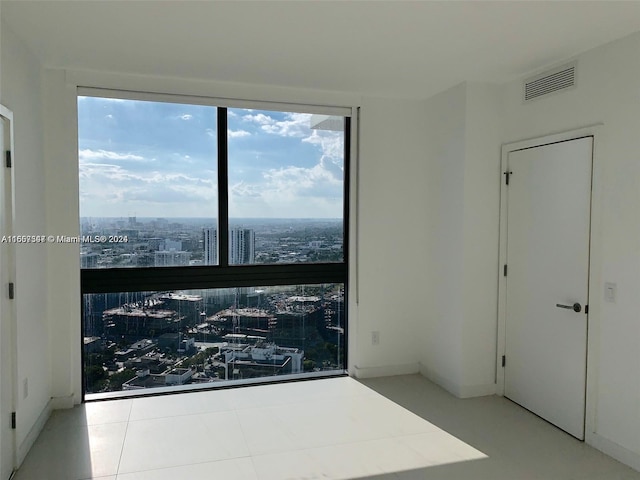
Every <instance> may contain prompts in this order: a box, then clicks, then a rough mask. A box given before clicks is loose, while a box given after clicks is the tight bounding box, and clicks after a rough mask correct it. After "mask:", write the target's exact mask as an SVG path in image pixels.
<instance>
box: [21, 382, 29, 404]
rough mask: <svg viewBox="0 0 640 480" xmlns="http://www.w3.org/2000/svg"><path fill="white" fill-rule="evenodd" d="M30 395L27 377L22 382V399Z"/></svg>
mask: <svg viewBox="0 0 640 480" xmlns="http://www.w3.org/2000/svg"><path fill="white" fill-rule="evenodd" d="M28 396H29V379H28V378H25V379H24V382H23V384H22V399H23V400H24V399H25V398H27V397H28Z"/></svg>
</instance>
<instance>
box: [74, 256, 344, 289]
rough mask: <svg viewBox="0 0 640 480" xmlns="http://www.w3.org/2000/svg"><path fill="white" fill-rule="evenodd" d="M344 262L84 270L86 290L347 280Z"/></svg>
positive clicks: (82, 277)
mask: <svg viewBox="0 0 640 480" xmlns="http://www.w3.org/2000/svg"><path fill="white" fill-rule="evenodd" d="M346 280H347V266H346V264H344V263H322V264H311V265H309V264H305V265H296V264H293V265H237V266H231V267H221V266H191V267H150V268H109V269H86V270H82V271H81V286H82V287H81V288H82V293H83V294H86V293H110V292H142V291H151V290H191V289H200V288H233V287H255V286H274V285H295V284H320V283H345V282H346Z"/></svg>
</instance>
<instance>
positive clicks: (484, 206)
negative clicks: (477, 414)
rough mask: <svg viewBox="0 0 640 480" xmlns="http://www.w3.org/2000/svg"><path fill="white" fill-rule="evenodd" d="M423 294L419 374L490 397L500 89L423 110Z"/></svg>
mask: <svg viewBox="0 0 640 480" xmlns="http://www.w3.org/2000/svg"><path fill="white" fill-rule="evenodd" d="M425 116H426V118H427V128H426V130H425V137H426V147H425V148H426V150H425V151H426V155H427V158H428V166H429V170H428V183H427V185H428V198H427V199H426V201H425V205H426V208H427V210H426V211H427V212H428V213H427V216H428V217H429V227H428V235H429V240H428V243H429V245H430V246H431V248H430V249H429V251H428V258H429V266H428V268H427V270H428V278H429V282H428V284H427V285H428V286H429V288H428V291H429V297H428V298H429V301H428V306H429V308H426V309H424V315H423V320H422V322H421V326H420V329H419V333H420V335H421V337H422V342H421V344H420V345H419V348H418V350H419V356H420V363H421V371H422V373H423V374H424V375H426V376H427V377H429V378H430V379H432V380H433V381H435V382H437V383H439V384H440V385H442V386H443V387H444V388H446V389H447V390H449V391H450V392H451V393H453V394H455V395H457V396H461V397H467V396H475V395H487V394H490V393H493V392H494V390H495V387H494V385H495V358H496V328H497V291H498V290H497V285H498V282H497V271H498V265H497V264H498V220H499V215H498V207H499V186H500V184H499V182H500V133H501V132H500V125H501V123H500V89H499V87H497V86H495V85H488V84H479V83H463V84H460V85H458V86H455V87H453V88H451V89H449V90H447V91H445V92H443V93H441V94H439V95H436V96H434V97H432V98H430V99H429V100H427V101H426V103H425Z"/></svg>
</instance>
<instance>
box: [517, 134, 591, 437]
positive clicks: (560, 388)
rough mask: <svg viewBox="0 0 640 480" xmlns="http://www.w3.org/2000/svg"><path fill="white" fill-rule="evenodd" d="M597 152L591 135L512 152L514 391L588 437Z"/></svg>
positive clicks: (522, 401) (577, 434)
mask: <svg viewBox="0 0 640 480" xmlns="http://www.w3.org/2000/svg"><path fill="white" fill-rule="evenodd" d="M592 149H593V137H584V138H579V139H574V140H568V141H564V142H558V143H553V144H549V145H541V146H537V147H533V148H527V149H522V150H516V151H512V152H509V155H508V172H510V175H509V177H510V178H509V186H508V187H507V277H506V319H505V353H506V358H505V396H506V397H508V398H510V399H511V400H513V401H514V402H516V403H518V404H520V405H522V406H523V407H525V408H527V409H528V410H531V411H532V412H534V413H536V414H537V415H539V416H541V417H542V418H544V419H546V420H548V421H549V422H551V423H553V424H554V425H556V426H558V427H560V428H561V429H563V430H565V431H566V432H568V433H570V434H571V435H573V436H575V437H577V438H579V439H584V418H585V391H586V365H587V315H586V311H585V310H586V308H585V306H586V304H588V279H589V230H590V211H591V208H590V205H591V169H592ZM578 304H579V305H578ZM574 305H575V310H578V306H579V310H580V311H574Z"/></svg>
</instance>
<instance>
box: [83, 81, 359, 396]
mask: <svg viewBox="0 0 640 480" xmlns="http://www.w3.org/2000/svg"><path fill="white" fill-rule="evenodd" d="M127 93H129V94H130V93H131V92H127ZM83 95H84V94H82V95H81V94H80V93H78V95H77V96H83ZM95 96H101V95H98V94H96V95H95ZM110 96H111V95H110ZM168 96H171V95H164V94H162V95H158V97H160V98H159V99H158V100H152V99H150V100H151V101H159V102H162V101H166V98H167V97H168ZM176 97H177V100H176V102H177V101H178V100H179V96H176ZM113 98H121V97H118V95H117V93H114V95H113ZM126 98H132V97H130V96H129V95H126ZM145 99H146V98H145ZM211 101H212V102H214V100H211ZM242 103H243V104H245V103H246V102H242ZM256 103H258V104H260V107H256V108H262V109H265V110H268V106H264V103H263V102H256ZM207 104H209V105H211V106H213V107H215V108H217V149H218V158H217V168H218V212H217V213H218V228H217V230H218V232H219V233H218V265H194V266H178V267H136V268H104V269H92V268H82V267H81V268H80V300H81V319H80V321H81V323H82V327H81V337H82V338H81V362H82V368H81V369H80V370H81V374H82V398H83V401H84V398H85V394H86V382H85V380H86V379H85V375H84V363H85V352H84V348H83V338H84V301H83V298H84V295H87V294H100V293H118V292H149V291H165V290H198V289H210V288H235V287H257V286H260V287H267V286H294V285H319V284H332V283H334V284H335V283H341V284H343V285H344V305H345V312H344V336H343V342H344V356H343V362H344V364H343V370H344V372H345V373H346V370H347V365H348V348H347V346H348V328H347V327H348V305H349V302H348V292H349V288H348V285H349V282H348V280H349V211H350V197H349V190H350V188H349V187H350V164H351V161H350V160H351V159H350V154H351V125H352V123H351V119H352V117H351V115H340V116H342V117H343V118H344V176H343V182H344V183H343V217H342V220H343V259H342V261H341V262H324V263H291V264H251V265H246V264H243V265H230V264H229V245H228V242H229V195H228V193H229V188H228V187H229V184H228V135H227V134H228V131H227V118H228V117H227V112H228V107H226V106H216V105H214V103H209V102H207ZM295 107H296V111H300V112H303V111H304V109H305V105H302V104H296V105H295ZM232 108H236V107H232ZM237 108H245V106H244V105H243V106H239V107H237ZM309 108H310V109H311V108H313V107H309ZM277 111H283V110H282V109H281V108H279V109H277ZM309 113H310V112H309ZM308 378H313V374H312V373H310V374H308ZM273 381H274V382H277V381H278V380H277V377H276V378H274V380H273ZM212 388H215V387H212ZM148 394H152V392H149V393H148Z"/></svg>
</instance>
